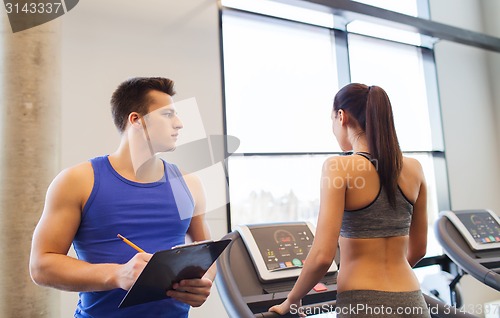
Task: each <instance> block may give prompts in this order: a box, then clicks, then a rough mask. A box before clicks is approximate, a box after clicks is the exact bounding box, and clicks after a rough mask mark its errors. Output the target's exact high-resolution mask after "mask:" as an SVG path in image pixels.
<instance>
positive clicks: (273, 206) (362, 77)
mask: <svg viewBox="0 0 500 318" xmlns="http://www.w3.org/2000/svg"><path fill="white" fill-rule="evenodd" d="M248 2H249V1H244V0H240V1H235V0H233V1H223V2H222V3H223V5H224V4H225V3H226V5H227V6H231V7H232V8H229V7H223V11H222V43H223V65H224V83H225V84H224V86H225V87H224V95H225V123H226V127H227V131H226V133H227V134H228V135H232V136H236V137H237V138H239V139H240V140H241V146H240V148H239V149H238V150H237V152H236V153H235V154H234V155H232V156H231V157H229V159H228V178H229V199H230V212H229V213H230V216H229V219H230V223H231V224H229V226H230V227H231V228H234V226H235V225H237V224H248V223H260V222H275V221H290V220H306V221H310V222H312V223H313V224H315V223H316V219H317V215H318V210H319V184H320V173H321V166H322V164H323V162H324V160H325V159H326V158H327V157H329V156H333V155H338V154H340V148H339V146H338V145H337V142H336V140H335V138H334V136H333V133H332V129H331V119H330V114H331V109H332V104H333V97H334V95H335V93H336V92H337V91H338V89H339V87H341V86H343V85H344V84H347V83H348V82H361V83H365V84H368V85H379V86H381V87H383V88H384V89H386V91H387V93H388V94H389V97H390V98H391V102H392V105H393V110H394V117H395V123H396V129H397V133H398V137H399V141H400V145H401V148H402V150H403V152H404V155H405V156H410V157H414V158H416V159H417V160H419V161H420V163H421V164H422V166H423V168H424V172H425V175H426V179H427V183H428V193H429V195H428V207H429V222H428V224H429V245H428V254H427V256H428V257H433V256H436V255H441V254H442V251H441V248H440V246H439V244H438V243H437V241H436V240H435V238H434V235H433V233H434V231H433V228H432V225H433V223H434V221H435V219H436V217H437V215H438V212H439V211H440V210H441V209H443V208H446V207H448V206H449V198H448V196H447V180H446V173H445V171H443V170H444V167H445V162H444V146H443V137H442V127H441V121H440V110H439V103H438V97H437V94H436V92H437V89H436V78H435V70H434V60H433V54H432V50H431V49H428V48H423V47H420V46H419V41H416V40H415V39H419V38H420V36H419V35H418V34H408V33H401V32H399V31H398V30H393V31H394V32H389V33H387V32H385V33H380V32H379V33H377V34H374V32H375V31H374V30H375V29H374V28H373V27H372V26H371V25H367V24H363V23H359V24H357V23H354V22H357V21H353V24H352V25H345V27H344V28H338V27H336V28H335V29H334V28H333V26H334V25H335V26H338V24H339V23H338V22H337V23H334V21H335V16H333V15H330V16H329V18H330V19H331V23H328V22H327V21H328V19H325V13H324V12H323V13H322V15H321V16H319V17H317V16H314V15H310V12H308V11H304V12H303V14H297V11H296V10H301V9H300V8H294V10H295V11H294V10H292V11H290V12H292V13H287V12H289V11H287V10H288V9H290V8H287V7H283V8H282V9H281V10H280V9H279V8H278V9H277V7H276V6H277V5H278V4H276V3H273V5H272V6H270V7H269V8H268V9H269V10H267V11H266V5H265V3H266V1H255V2H254V3H259V4H260V7H259V9H258V10H257V9H255V10H253V9H249V8H244V7H241V6H239V7H238V5H239V4H241V3H248ZM359 2H365V3H366V4H370V5H381V4H383V5H384V6H385V8H386V9H390V10H394V11H398V12H402V13H404V14H408V15H414V16H417V15H418V10H417V8H418V6H417V1H416V0H405V1H402V0H398V1H376V0H372V1H368V0H365V1H359ZM267 3H270V2H267ZM278 6H279V5H278ZM391 6H392V7H391ZM235 8H237V9H235ZM245 10H250V11H254V12H245ZM256 12H257V13H256ZM278 13H279V14H278ZM296 17H301V18H300V19H299V18H296ZM384 34H385V35H386V36H384ZM409 43H411V44H409Z"/></svg>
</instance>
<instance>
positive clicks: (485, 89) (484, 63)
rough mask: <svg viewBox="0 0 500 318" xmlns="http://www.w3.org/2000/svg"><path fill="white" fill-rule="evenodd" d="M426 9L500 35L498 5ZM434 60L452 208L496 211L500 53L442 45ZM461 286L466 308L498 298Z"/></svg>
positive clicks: (462, 1) (445, 2) (452, 3)
mask: <svg viewBox="0 0 500 318" xmlns="http://www.w3.org/2000/svg"><path fill="white" fill-rule="evenodd" d="M481 5H482V6H483V7H482V6H481ZM430 9H431V19H432V20H435V21H437V22H442V23H446V24H449V25H454V26H457V27H460V28H464V29H468V30H472V31H476V32H481V33H486V34H489V35H492V36H496V37H500V23H499V22H498V16H499V14H500V6H499V4H498V2H497V1H488V0H484V1H477V0H458V1H457V0H431V1H430ZM435 56H436V64H437V73H438V83H439V91H440V98H441V107H442V115H443V126H444V134H445V147H446V157H447V163H448V175H449V182H450V195H451V206H452V208H453V209H457V210H458V209H469V208H472V209H473V208H489V209H492V210H493V211H496V212H497V213H500V196H499V195H498V191H499V189H500V165H499V164H498V158H499V155H500V151H499V147H498V146H499V145H500V137H499V134H500V128H499V126H498V120H499V119H500V118H499V117H498V116H499V113H500V112H499V109H500V93H499V91H500V90H499V88H500V87H499V85H498V84H497V83H498V80H500V77H499V76H500V75H499V74H500V69H499V67H500V53H491V52H488V51H485V50H482V49H478V48H472V47H468V46H464V45H460V44H455V43H450V42H445V41H442V42H440V43H438V44H437V45H436V50H435ZM495 70H496V71H495ZM495 79H496V81H495ZM461 283H462V290H463V291H464V301H465V303H466V307H465V308H466V309H474V308H475V309H477V308H478V307H477V305H481V304H482V303H484V302H487V301H491V300H498V299H500V293H499V292H498V291H496V290H494V289H492V288H489V287H487V286H485V285H483V284H480V283H479V282H478V281H477V280H475V279H473V278H471V277H470V276H466V277H464V278H463V280H462V282H461ZM474 312H475V313H476V314H479V315H480V316H482V315H481V313H480V312H479V310H474Z"/></svg>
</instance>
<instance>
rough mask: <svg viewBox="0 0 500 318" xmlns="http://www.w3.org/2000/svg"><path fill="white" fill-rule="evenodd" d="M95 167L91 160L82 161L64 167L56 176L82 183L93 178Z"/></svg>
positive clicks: (60, 178)
mask: <svg viewBox="0 0 500 318" xmlns="http://www.w3.org/2000/svg"><path fill="white" fill-rule="evenodd" d="M93 176H94V169H93V168H92V164H91V163H90V161H84V162H80V163H78V164H75V165H73V166H70V167H68V168H65V169H63V170H62V171H61V172H60V173H59V174H58V175H57V177H56V179H59V180H61V181H66V182H70V183H80V182H84V180H89V179H92V180H93Z"/></svg>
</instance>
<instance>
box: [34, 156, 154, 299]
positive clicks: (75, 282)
mask: <svg viewBox="0 0 500 318" xmlns="http://www.w3.org/2000/svg"><path fill="white" fill-rule="evenodd" d="M92 184H93V171H92V168H91V166H90V163H85V164H81V165H79V166H76V167H73V168H70V169H67V170H64V171H63V172H61V173H60V174H59V175H58V176H57V177H56V178H55V179H54V181H53V182H52V184H51V185H50V187H49V189H48V191H47V195H46V199H45V207H44V210H43V213H42V217H41V219H40V221H39V223H38V224H37V226H36V228H35V232H34V235H33V242H32V247H31V256H30V274H31V277H32V279H33V281H34V282H35V283H37V284H39V285H43V286H48V287H54V288H57V289H62V290H67V291H101V290H110V289H114V288H119V287H120V288H123V289H129V288H130V286H131V285H132V283H133V282H134V281H135V278H136V277H137V275H138V274H139V273H140V272H141V271H142V269H143V268H144V266H145V264H146V262H147V260H149V258H150V257H151V255H149V254H145V253H139V254H137V255H136V256H134V258H133V259H132V260H131V261H130V262H129V263H127V264H124V265H118V264H89V263H87V262H84V261H81V260H77V259H75V258H73V257H70V256H68V255H67V253H68V250H69V248H70V246H71V243H72V241H73V238H74V236H75V234H76V232H77V230H78V226H79V225H80V218H81V211H82V207H83V204H84V202H85V200H86V198H87V197H88V195H89V194H90V190H91V188H92Z"/></svg>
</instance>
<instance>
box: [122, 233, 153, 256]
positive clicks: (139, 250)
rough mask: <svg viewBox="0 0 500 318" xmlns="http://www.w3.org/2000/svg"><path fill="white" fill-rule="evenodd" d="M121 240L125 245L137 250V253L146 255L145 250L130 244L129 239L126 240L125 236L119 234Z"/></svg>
mask: <svg viewBox="0 0 500 318" xmlns="http://www.w3.org/2000/svg"><path fill="white" fill-rule="evenodd" d="M117 236H118V237H119V238H121V239H122V240H123V241H124V242H125V243H127V244H128V245H129V246H130V247H132V248H133V249H135V250H136V251H137V252H139V253H146V252H144V250H143V249H142V248H140V247H139V246H137V245H135V244H134V243H132V242H130V241H129V240H128V239H127V238H125V237H124V236H122V235H120V234H118V235H117Z"/></svg>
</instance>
